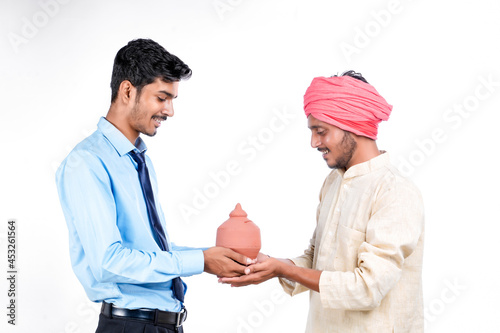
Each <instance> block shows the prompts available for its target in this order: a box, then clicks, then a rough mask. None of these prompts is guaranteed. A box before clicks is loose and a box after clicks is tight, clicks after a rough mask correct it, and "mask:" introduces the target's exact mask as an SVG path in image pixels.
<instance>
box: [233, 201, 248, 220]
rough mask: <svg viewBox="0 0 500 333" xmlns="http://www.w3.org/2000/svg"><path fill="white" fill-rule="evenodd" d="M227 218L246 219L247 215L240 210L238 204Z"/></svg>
mask: <svg viewBox="0 0 500 333" xmlns="http://www.w3.org/2000/svg"><path fill="white" fill-rule="evenodd" d="M229 217H247V213H246V212H245V211H244V210H243V209H242V208H241V205H240V204H239V203H238V204H236V207H235V208H234V209H233V211H232V212H231V213H229Z"/></svg>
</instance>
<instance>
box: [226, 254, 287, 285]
mask: <svg viewBox="0 0 500 333" xmlns="http://www.w3.org/2000/svg"><path fill="white" fill-rule="evenodd" d="M284 265H289V263H287V262H286V261H285V260H280V259H276V258H270V257H268V256H267V255H265V254H262V253H259V255H258V256H257V263H256V264H254V265H250V266H248V267H247V269H246V271H245V273H246V274H247V275H243V276H239V277H224V278H220V279H219V282H221V283H226V284H231V286H232V287H243V286H248V285H250V284H260V283H262V282H264V281H267V280H269V279H272V278H273V277H277V276H281V275H282V271H283V269H284Z"/></svg>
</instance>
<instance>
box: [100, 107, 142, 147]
mask: <svg viewBox="0 0 500 333" xmlns="http://www.w3.org/2000/svg"><path fill="white" fill-rule="evenodd" d="M124 114H125V112H123V110H121V109H120V107H118V106H117V105H116V103H113V104H111V106H110V108H109V110H108V114H107V115H106V120H107V121H109V122H110V123H111V124H113V126H115V127H116V128H117V129H118V130H119V131H120V132H122V134H123V135H125V137H126V138H127V139H128V140H129V141H130V142H131V143H132V144H135V141H136V140H137V138H138V137H139V132H138V131H136V130H135V129H133V128H132V126H131V125H130V123H129V122H128V121H127V119H126V118H125V117H124V116H123V115H124Z"/></svg>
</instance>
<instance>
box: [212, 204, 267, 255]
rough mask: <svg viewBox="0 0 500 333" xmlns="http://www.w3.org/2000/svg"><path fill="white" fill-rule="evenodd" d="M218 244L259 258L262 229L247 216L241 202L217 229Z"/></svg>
mask: <svg viewBox="0 0 500 333" xmlns="http://www.w3.org/2000/svg"><path fill="white" fill-rule="evenodd" d="M215 245H216V246H221V247H226V248H230V249H231V250H233V251H235V252H238V253H241V254H243V255H245V256H247V257H249V258H250V259H255V258H257V254H259V251H260V246H261V243H260V229H259V227H258V226H257V225H256V224H255V223H253V222H252V221H250V220H249V219H248V218H247V213H246V212H245V211H244V210H243V209H242V208H241V205H240V204H237V205H236V208H234V210H233V211H232V212H231V213H230V214H229V220H227V221H226V222H224V223H222V224H221V226H220V227H219V228H218V229H217V239H216V241H215Z"/></svg>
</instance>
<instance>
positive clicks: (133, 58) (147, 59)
mask: <svg viewBox="0 0 500 333" xmlns="http://www.w3.org/2000/svg"><path fill="white" fill-rule="evenodd" d="M191 74H192V71H191V69H190V68H189V67H188V65H186V64H185V63H184V62H183V61H182V60H181V59H179V58H178V57H176V56H175V55H173V54H171V53H169V52H168V51H167V50H165V48H164V47H163V46H161V45H160V44H158V43H157V42H155V41H153V40H151V39H134V40H132V41H130V42H129V43H128V44H127V45H125V46H124V47H122V48H121V49H120V50H119V51H118V53H117V54H116V57H115V61H114V64H113V74H112V75H111V103H113V102H114V101H115V100H116V97H117V96H118V89H119V88H120V84H121V83H122V82H123V81H124V80H128V81H130V83H132V85H133V86H134V87H135V88H136V89H137V94H138V96H139V95H140V94H141V90H142V88H143V87H144V86H146V85H148V84H150V83H153V82H154V81H155V80H156V79H158V78H159V79H161V80H163V81H165V82H168V83H170V82H176V81H180V80H182V79H189V78H190V77H191Z"/></svg>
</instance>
